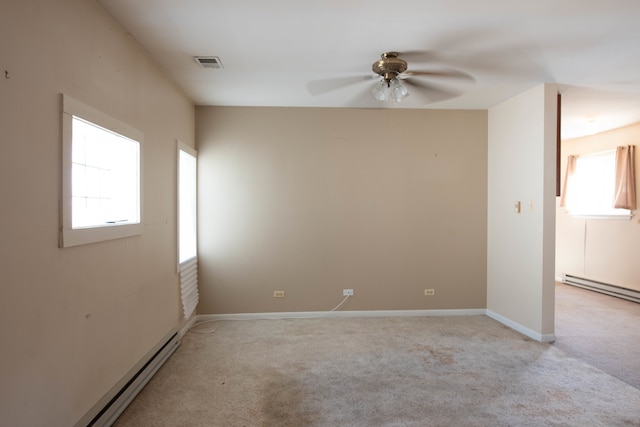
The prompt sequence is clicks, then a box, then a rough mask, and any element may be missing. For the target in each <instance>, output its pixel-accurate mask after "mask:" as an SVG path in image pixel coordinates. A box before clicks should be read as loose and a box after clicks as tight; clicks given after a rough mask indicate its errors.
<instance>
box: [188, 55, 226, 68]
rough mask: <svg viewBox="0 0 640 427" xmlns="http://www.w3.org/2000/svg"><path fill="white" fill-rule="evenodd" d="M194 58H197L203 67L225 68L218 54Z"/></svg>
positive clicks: (195, 57)
mask: <svg viewBox="0 0 640 427" xmlns="http://www.w3.org/2000/svg"><path fill="white" fill-rule="evenodd" d="M193 59H195V60H196V62H197V63H198V64H200V66H201V67H202V68H208V69H211V70H219V69H221V68H223V67H222V62H220V58H218V57H217V56H194V57H193Z"/></svg>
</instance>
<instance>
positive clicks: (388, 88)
mask: <svg viewBox="0 0 640 427" xmlns="http://www.w3.org/2000/svg"><path fill="white" fill-rule="evenodd" d="M371 94H372V95H373V97H374V98H375V99H377V100H378V101H389V100H393V101H394V102H400V101H402V100H403V99H404V98H406V97H407V96H409V91H408V90H407V88H406V87H405V86H404V85H403V84H402V83H400V80H398V79H397V78H393V79H389V80H387V79H382V80H380V81H379V82H378V83H376V84H375V85H374V86H373V88H371Z"/></svg>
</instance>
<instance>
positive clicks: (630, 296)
mask: <svg viewBox="0 0 640 427" xmlns="http://www.w3.org/2000/svg"><path fill="white" fill-rule="evenodd" d="M562 282H563V283H566V284H567V285H572V286H578V287H580V288H585V289H589V290H592V291H596V292H600V293H603V294H607V295H611V296H614V297H618V298H622V299H626V300H628V301H633V302H637V303H640V292H639V291H636V290H634V289H629V288H623V287H622V286H616V285H611V284H609V283H603V282H598V281H596V280H591V279H585V278H584V277H578V276H572V275H570V274H565V275H563V276H562Z"/></svg>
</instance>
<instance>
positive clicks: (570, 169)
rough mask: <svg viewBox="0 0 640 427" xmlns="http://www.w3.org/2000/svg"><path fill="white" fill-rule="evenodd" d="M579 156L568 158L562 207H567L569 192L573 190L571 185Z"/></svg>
mask: <svg viewBox="0 0 640 427" xmlns="http://www.w3.org/2000/svg"><path fill="white" fill-rule="evenodd" d="M577 158H578V157H577V156H569V157H567V172H566V173H565V174H564V185H563V186H562V195H561V197H560V207H562V208H566V207H567V199H568V197H567V192H570V190H571V184H572V182H573V179H574V177H575V174H576V160H577Z"/></svg>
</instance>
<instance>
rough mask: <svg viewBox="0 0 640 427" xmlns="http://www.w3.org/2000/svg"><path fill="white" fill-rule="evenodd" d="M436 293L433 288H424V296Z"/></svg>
mask: <svg viewBox="0 0 640 427" xmlns="http://www.w3.org/2000/svg"><path fill="white" fill-rule="evenodd" d="M435 294H436V290H435V289H425V290H424V296H429V297H430V296H433V295H435Z"/></svg>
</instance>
